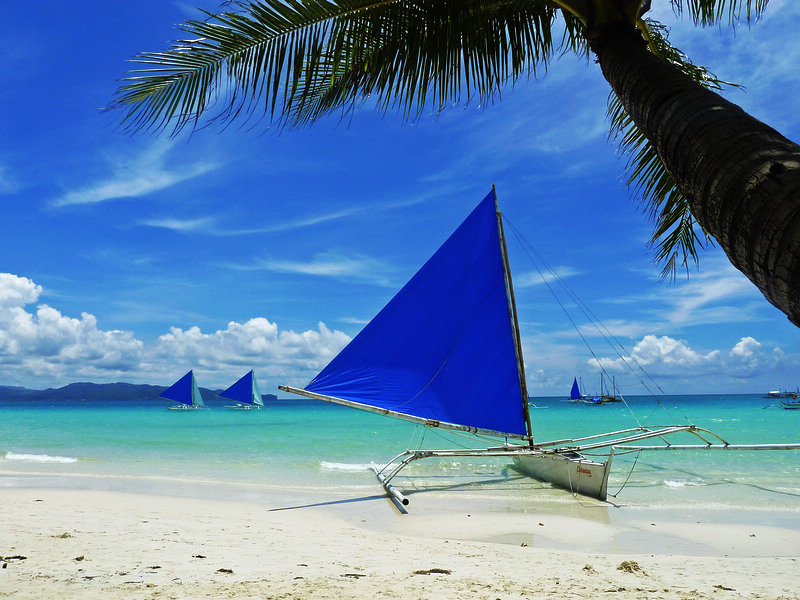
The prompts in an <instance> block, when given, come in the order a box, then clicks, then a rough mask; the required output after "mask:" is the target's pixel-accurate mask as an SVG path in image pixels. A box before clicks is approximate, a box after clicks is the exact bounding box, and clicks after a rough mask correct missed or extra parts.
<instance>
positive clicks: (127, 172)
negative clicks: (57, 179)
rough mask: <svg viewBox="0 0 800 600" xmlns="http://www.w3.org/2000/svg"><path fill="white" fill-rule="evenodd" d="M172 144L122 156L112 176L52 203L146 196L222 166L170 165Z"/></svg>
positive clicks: (81, 202) (100, 200) (199, 164)
mask: <svg viewBox="0 0 800 600" xmlns="http://www.w3.org/2000/svg"><path fill="white" fill-rule="evenodd" d="M172 147H173V144H172V143H170V142H164V141H160V142H158V143H156V144H154V145H153V146H151V147H150V149H149V150H148V151H147V152H144V153H142V154H140V155H137V156H134V157H133V158H130V159H128V158H126V159H124V160H120V161H118V163H117V164H116V165H114V167H113V170H114V175H113V176H112V177H110V178H108V179H104V180H102V181H97V182H94V183H91V184H89V185H87V186H85V187H83V188H81V189H78V190H75V191H71V192H67V193H66V194H64V195H63V196H61V197H60V198H58V199H57V200H55V201H54V202H53V204H54V205H55V206H67V205H70V204H93V203H97V202H105V201H106V200H117V199H120V198H135V197H139V196H145V195H147V194H150V193H152V192H156V191H158V190H162V189H165V188H168V187H170V186H173V185H175V184H177V183H180V182H182V181H187V180H189V179H194V178H195V177H199V176H201V175H204V174H206V173H208V172H210V171H213V170H215V169H217V168H219V164H217V163H215V162H202V161H201V162H196V163H194V164H190V165H186V166H181V167H173V168H168V167H167V166H166V164H165V163H166V158H167V155H168V154H169V152H170V150H171V149H172Z"/></svg>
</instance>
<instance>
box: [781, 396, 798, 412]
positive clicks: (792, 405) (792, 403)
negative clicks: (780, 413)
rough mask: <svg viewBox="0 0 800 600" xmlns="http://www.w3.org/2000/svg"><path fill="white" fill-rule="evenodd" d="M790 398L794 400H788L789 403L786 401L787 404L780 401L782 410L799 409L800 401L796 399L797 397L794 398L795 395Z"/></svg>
mask: <svg viewBox="0 0 800 600" xmlns="http://www.w3.org/2000/svg"><path fill="white" fill-rule="evenodd" d="M792 397H793V398H794V400H790V401H788V402H787V401H785V400H781V406H782V407H783V408H787V409H789V410H797V409H800V400H798V399H797V396H796V395H795V396H792Z"/></svg>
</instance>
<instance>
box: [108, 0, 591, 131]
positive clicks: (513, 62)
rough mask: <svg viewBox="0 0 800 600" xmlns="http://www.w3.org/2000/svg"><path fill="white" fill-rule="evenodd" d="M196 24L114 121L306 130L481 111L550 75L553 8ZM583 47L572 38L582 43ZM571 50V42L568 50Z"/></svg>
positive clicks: (269, 17)
mask: <svg viewBox="0 0 800 600" xmlns="http://www.w3.org/2000/svg"><path fill="white" fill-rule="evenodd" d="M230 5H231V6H232V7H233V8H234V10H232V11H229V12H223V13H221V14H217V15H213V14H210V13H206V14H207V16H208V18H207V19H206V20H204V21H187V22H186V23H185V24H184V25H183V26H182V30H183V32H184V33H186V34H188V38H189V39H186V40H181V41H178V42H176V43H174V44H173V45H172V48H171V49H170V50H167V51H165V52H160V53H142V54H140V55H138V56H136V57H135V58H134V59H133V62H135V63H138V64H140V65H144V68H141V69H138V70H132V71H129V76H128V77H126V78H125V79H123V80H122V85H121V86H120V87H119V89H118V91H117V94H116V97H115V98H114V100H113V102H112V103H111V104H110V105H109V108H110V109H122V110H124V111H126V112H125V116H124V118H123V125H124V127H126V128H127V129H128V130H132V131H137V130H140V129H149V128H154V129H157V130H161V129H166V128H171V129H172V132H173V134H174V133H177V132H179V131H180V130H182V129H183V128H184V127H186V126H187V125H190V126H192V127H197V126H198V123H199V119H200V117H201V115H203V114H204V113H209V112H213V111H216V112H215V113H214V114H213V115H211V116H209V117H208V118H209V120H210V121H213V120H221V121H222V122H223V123H226V124H227V123H230V122H232V121H234V120H237V119H238V120H244V121H247V119H250V118H253V117H258V118H264V117H265V118H266V119H267V120H268V121H269V122H273V123H274V122H277V123H281V124H291V125H303V124H307V123H310V122H313V121H314V120H316V119H318V118H319V117H321V116H322V115H325V114H327V113H330V112H332V111H334V110H337V109H341V110H348V109H350V108H352V107H353V106H355V105H356V104H358V103H359V102H361V101H363V100H365V99H369V100H370V101H374V102H375V104H376V106H377V107H378V108H380V109H382V110H388V109H389V108H400V109H401V110H402V112H403V115H404V116H405V117H406V118H413V117H415V116H416V115H419V114H420V113H421V111H423V110H424V109H425V108H426V107H430V108H431V109H433V110H434V111H438V110H441V109H443V108H444V107H446V106H449V105H451V104H458V103H461V102H466V101H469V100H471V99H473V98H475V99H477V100H478V101H479V102H480V103H481V104H487V103H490V102H491V101H492V100H493V98H494V97H495V96H496V95H497V94H499V93H500V91H501V90H502V88H503V87H504V86H505V85H507V84H508V83H511V84H513V83H514V82H515V81H516V80H517V79H518V78H519V77H522V76H527V75H530V74H534V75H535V74H536V72H537V69H546V68H547V63H548V60H549V58H550V56H551V55H552V53H553V51H554V42H553V39H552V38H551V30H552V23H553V21H554V19H555V16H556V14H557V9H556V8H553V7H552V5H551V3H550V2H548V1H546V0H533V1H530V0H528V1H525V0H497V1H495V2H492V3H486V2H481V1H480V0H462V1H461V2H441V1H438V0H417V1H414V2H412V1H409V0H383V1H377V0H305V1H303V2H300V1H299V0H261V1H257V2H256V1H247V2H246V1H234V2H231V3H230ZM578 37H579V36H578V35H574V32H573V34H571V35H569V36H568V37H565V40H569V41H570V43H575V41H574V40H575V39H577V38H578ZM562 43H563V41H562Z"/></svg>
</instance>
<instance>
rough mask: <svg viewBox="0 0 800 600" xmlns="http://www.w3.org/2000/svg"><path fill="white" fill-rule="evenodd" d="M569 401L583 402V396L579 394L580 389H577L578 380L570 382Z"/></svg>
mask: <svg viewBox="0 0 800 600" xmlns="http://www.w3.org/2000/svg"><path fill="white" fill-rule="evenodd" d="M569 399H570V400H571V401H572V402H580V401H581V400H583V395H582V394H581V388H580V387H578V378H577V377H576V378H575V379H573V380H572V388H571V389H570V391H569Z"/></svg>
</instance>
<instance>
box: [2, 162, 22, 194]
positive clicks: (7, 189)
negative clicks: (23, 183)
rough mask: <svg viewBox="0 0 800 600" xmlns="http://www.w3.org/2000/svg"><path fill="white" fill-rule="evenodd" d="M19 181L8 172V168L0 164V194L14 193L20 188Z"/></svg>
mask: <svg viewBox="0 0 800 600" xmlns="http://www.w3.org/2000/svg"><path fill="white" fill-rule="evenodd" d="M19 188H20V185H19V182H18V181H16V180H15V179H14V178H13V177H12V176H11V175H9V174H8V169H7V168H6V167H5V166H3V165H0V195H5V194H13V193H14V192H16V191H17V190H19Z"/></svg>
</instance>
